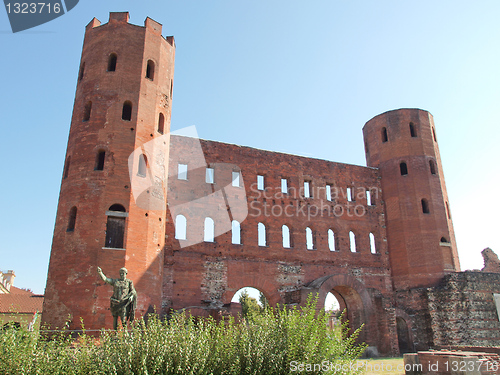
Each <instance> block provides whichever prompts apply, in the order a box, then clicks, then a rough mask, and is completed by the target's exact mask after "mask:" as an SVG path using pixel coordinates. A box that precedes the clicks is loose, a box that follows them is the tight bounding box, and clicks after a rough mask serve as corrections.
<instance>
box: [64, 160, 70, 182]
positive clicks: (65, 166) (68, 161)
mask: <svg viewBox="0 0 500 375" xmlns="http://www.w3.org/2000/svg"><path fill="white" fill-rule="evenodd" d="M70 164H71V156H68V158H67V159H66V164H65V165H64V173H63V178H67V177H68V173H69V165H70Z"/></svg>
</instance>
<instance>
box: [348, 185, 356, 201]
mask: <svg viewBox="0 0 500 375" xmlns="http://www.w3.org/2000/svg"><path fill="white" fill-rule="evenodd" d="M347 200H348V201H349V202H354V201H355V200H356V198H355V196H354V188H353V187H348V188H347Z"/></svg>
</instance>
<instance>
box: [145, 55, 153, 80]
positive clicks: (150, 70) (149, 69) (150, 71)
mask: <svg viewBox="0 0 500 375" xmlns="http://www.w3.org/2000/svg"><path fill="white" fill-rule="evenodd" d="M146 78H149V79H150V80H151V81H153V80H154V79H155V63H154V62H153V60H148V65H147V66H146Z"/></svg>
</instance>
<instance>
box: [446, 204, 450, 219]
mask: <svg viewBox="0 0 500 375" xmlns="http://www.w3.org/2000/svg"><path fill="white" fill-rule="evenodd" d="M446 218H447V219H450V218H451V213H450V205H449V204H448V202H446Z"/></svg>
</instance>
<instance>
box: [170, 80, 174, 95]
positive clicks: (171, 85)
mask: <svg viewBox="0 0 500 375" xmlns="http://www.w3.org/2000/svg"><path fill="white" fill-rule="evenodd" d="M173 91H174V80H173V79H171V80H170V99H172V93H173Z"/></svg>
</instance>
